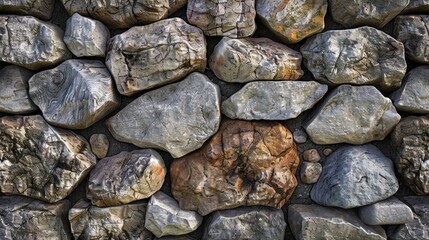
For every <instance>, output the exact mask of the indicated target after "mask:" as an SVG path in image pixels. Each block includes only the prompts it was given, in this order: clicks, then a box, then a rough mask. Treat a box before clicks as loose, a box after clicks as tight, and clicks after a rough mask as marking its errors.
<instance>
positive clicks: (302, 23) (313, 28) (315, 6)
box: [256, 0, 328, 43]
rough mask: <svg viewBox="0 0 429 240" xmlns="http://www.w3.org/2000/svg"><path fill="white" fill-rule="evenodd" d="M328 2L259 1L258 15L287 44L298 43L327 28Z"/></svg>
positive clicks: (297, 0)
mask: <svg viewBox="0 0 429 240" xmlns="http://www.w3.org/2000/svg"><path fill="white" fill-rule="evenodd" d="M327 8H328V1H327V0H276V1H271V0H258V1H256V13H257V14H258V16H259V17H260V19H261V20H262V23H264V24H265V25H266V26H267V27H268V28H270V29H271V30H272V31H273V32H274V33H275V34H276V35H277V36H278V37H280V38H281V39H282V40H283V41H284V42H286V43H297V42H299V41H301V40H302V39H304V38H306V37H308V36H311V35H313V34H315V33H318V32H321V31H322V30H323V28H324V27H325V20H324V18H325V14H326V11H327Z"/></svg>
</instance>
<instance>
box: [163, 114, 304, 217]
mask: <svg viewBox="0 0 429 240" xmlns="http://www.w3.org/2000/svg"><path fill="white" fill-rule="evenodd" d="M298 164H299V156H298V152H297V150H296V146H295V143H294V142H293V139H292V133H291V132H290V131H289V130H288V129H287V128H286V127H284V126H283V125H281V124H279V123H275V122H249V121H238V120H228V119H226V120H223V122H222V124H221V127H220V129H219V131H218V132H217V133H216V134H215V135H214V136H213V137H212V138H211V139H210V140H209V141H208V142H207V143H206V144H205V145H204V146H203V147H202V148H201V149H199V150H198V151H195V152H193V153H191V154H188V155H187V156H184V157H182V158H180V159H176V160H174V161H173V162H172V163H171V165H170V177H171V191H172V193H173V196H174V198H175V199H176V200H177V201H178V202H179V205H180V207H181V208H182V209H186V210H196V211H198V212H199V213H200V214H201V215H203V216H205V215H207V214H209V213H210V212H213V211H215V210H221V209H229V208H235V207H238V206H242V205H247V206H252V205H264V206H271V207H275V208H281V207H282V206H283V205H284V204H285V203H286V201H287V200H288V199H289V198H290V197H291V195H292V193H293V191H294V189H295V187H296V186H297V180H296V177H295V173H296V170H297V168H298Z"/></svg>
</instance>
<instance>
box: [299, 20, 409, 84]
mask: <svg viewBox="0 0 429 240" xmlns="http://www.w3.org/2000/svg"><path fill="white" fill-rule="evenodd" d="M301 53H302V55H303V57H304V65H305V66H306V67H307V68H308V69H309V70H310V71H311V73H313V76H314V77H315V78H316V79H317V80H320V81H322V82H326V83H329V84H332V85H338V84H344V83H350V84H355V85H375V86H377V87H378V88H380V89H381V90H386V91H390V90H393V89H396V88H399V87H400V86H401V81H402V78H403V77H404V75H405V71H406V70H407V64H406V62H405V53H404V46H403V44H402V43H401V42H399V41H397V40H395V39H394V38H392V37H390V36H389V35H387V34H386V33H384V32H382V31H379V30H377V29H375V28H372V27H360V28H355V29H348V30H331V31H327V32H324V33H320V34H317V35H316V36H314V37H312V38H310V39H308V40H307V41H306V43H305V44H304V45H302V47H301Z"/></svg>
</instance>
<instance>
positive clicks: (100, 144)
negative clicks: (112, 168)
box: [89, 133, 110, 158]
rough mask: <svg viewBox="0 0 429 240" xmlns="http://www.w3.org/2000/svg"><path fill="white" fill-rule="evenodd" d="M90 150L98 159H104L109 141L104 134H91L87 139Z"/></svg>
mask: <svg viewBox="0 0 429 240" xmlns="http://www.w3.org/2000/svg"><path fill="white" fill-rule="evenodd" d="M89 143H90V144H91V150H92V152H93V153H94V154H95V156H97V157H98V158H104V157H105V156H106V155H107V152H108V151H109V145H110V143H109V139H107V136H106V135H105V134H102V133H101V134H92V135H91V137H90V138H89Z"/></svg>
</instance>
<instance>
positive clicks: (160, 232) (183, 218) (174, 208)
mask: <svg viewBox="0 0 429 240" xmlns="http://www.w3.org/2000/svg"><path fill="white" fill-rule="evenodd" d="M202 222H203V217H202V216H201V215H199V214H198V213H197V212H194V211H185V210H182V209H180V207H179V204H178V203H177V202H176V200H174V199H173V198H171V197H169V196H168V195H167V194H165V193H163V192H156V193H155V194H154V195H152V197H151V198H150V201H149V204H148V205H147V211H146V220H145V225H144V227H145V228H146V229H148V230H149V231H151V232H152V233H153V234H155V236H156V237H158V238H159V237H162V236H167V235H184V234H187V233H190V232H192V231H194V230H196V229H197V228H198V227H199V226H200V225H201V223H202Z"/></svg>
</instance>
